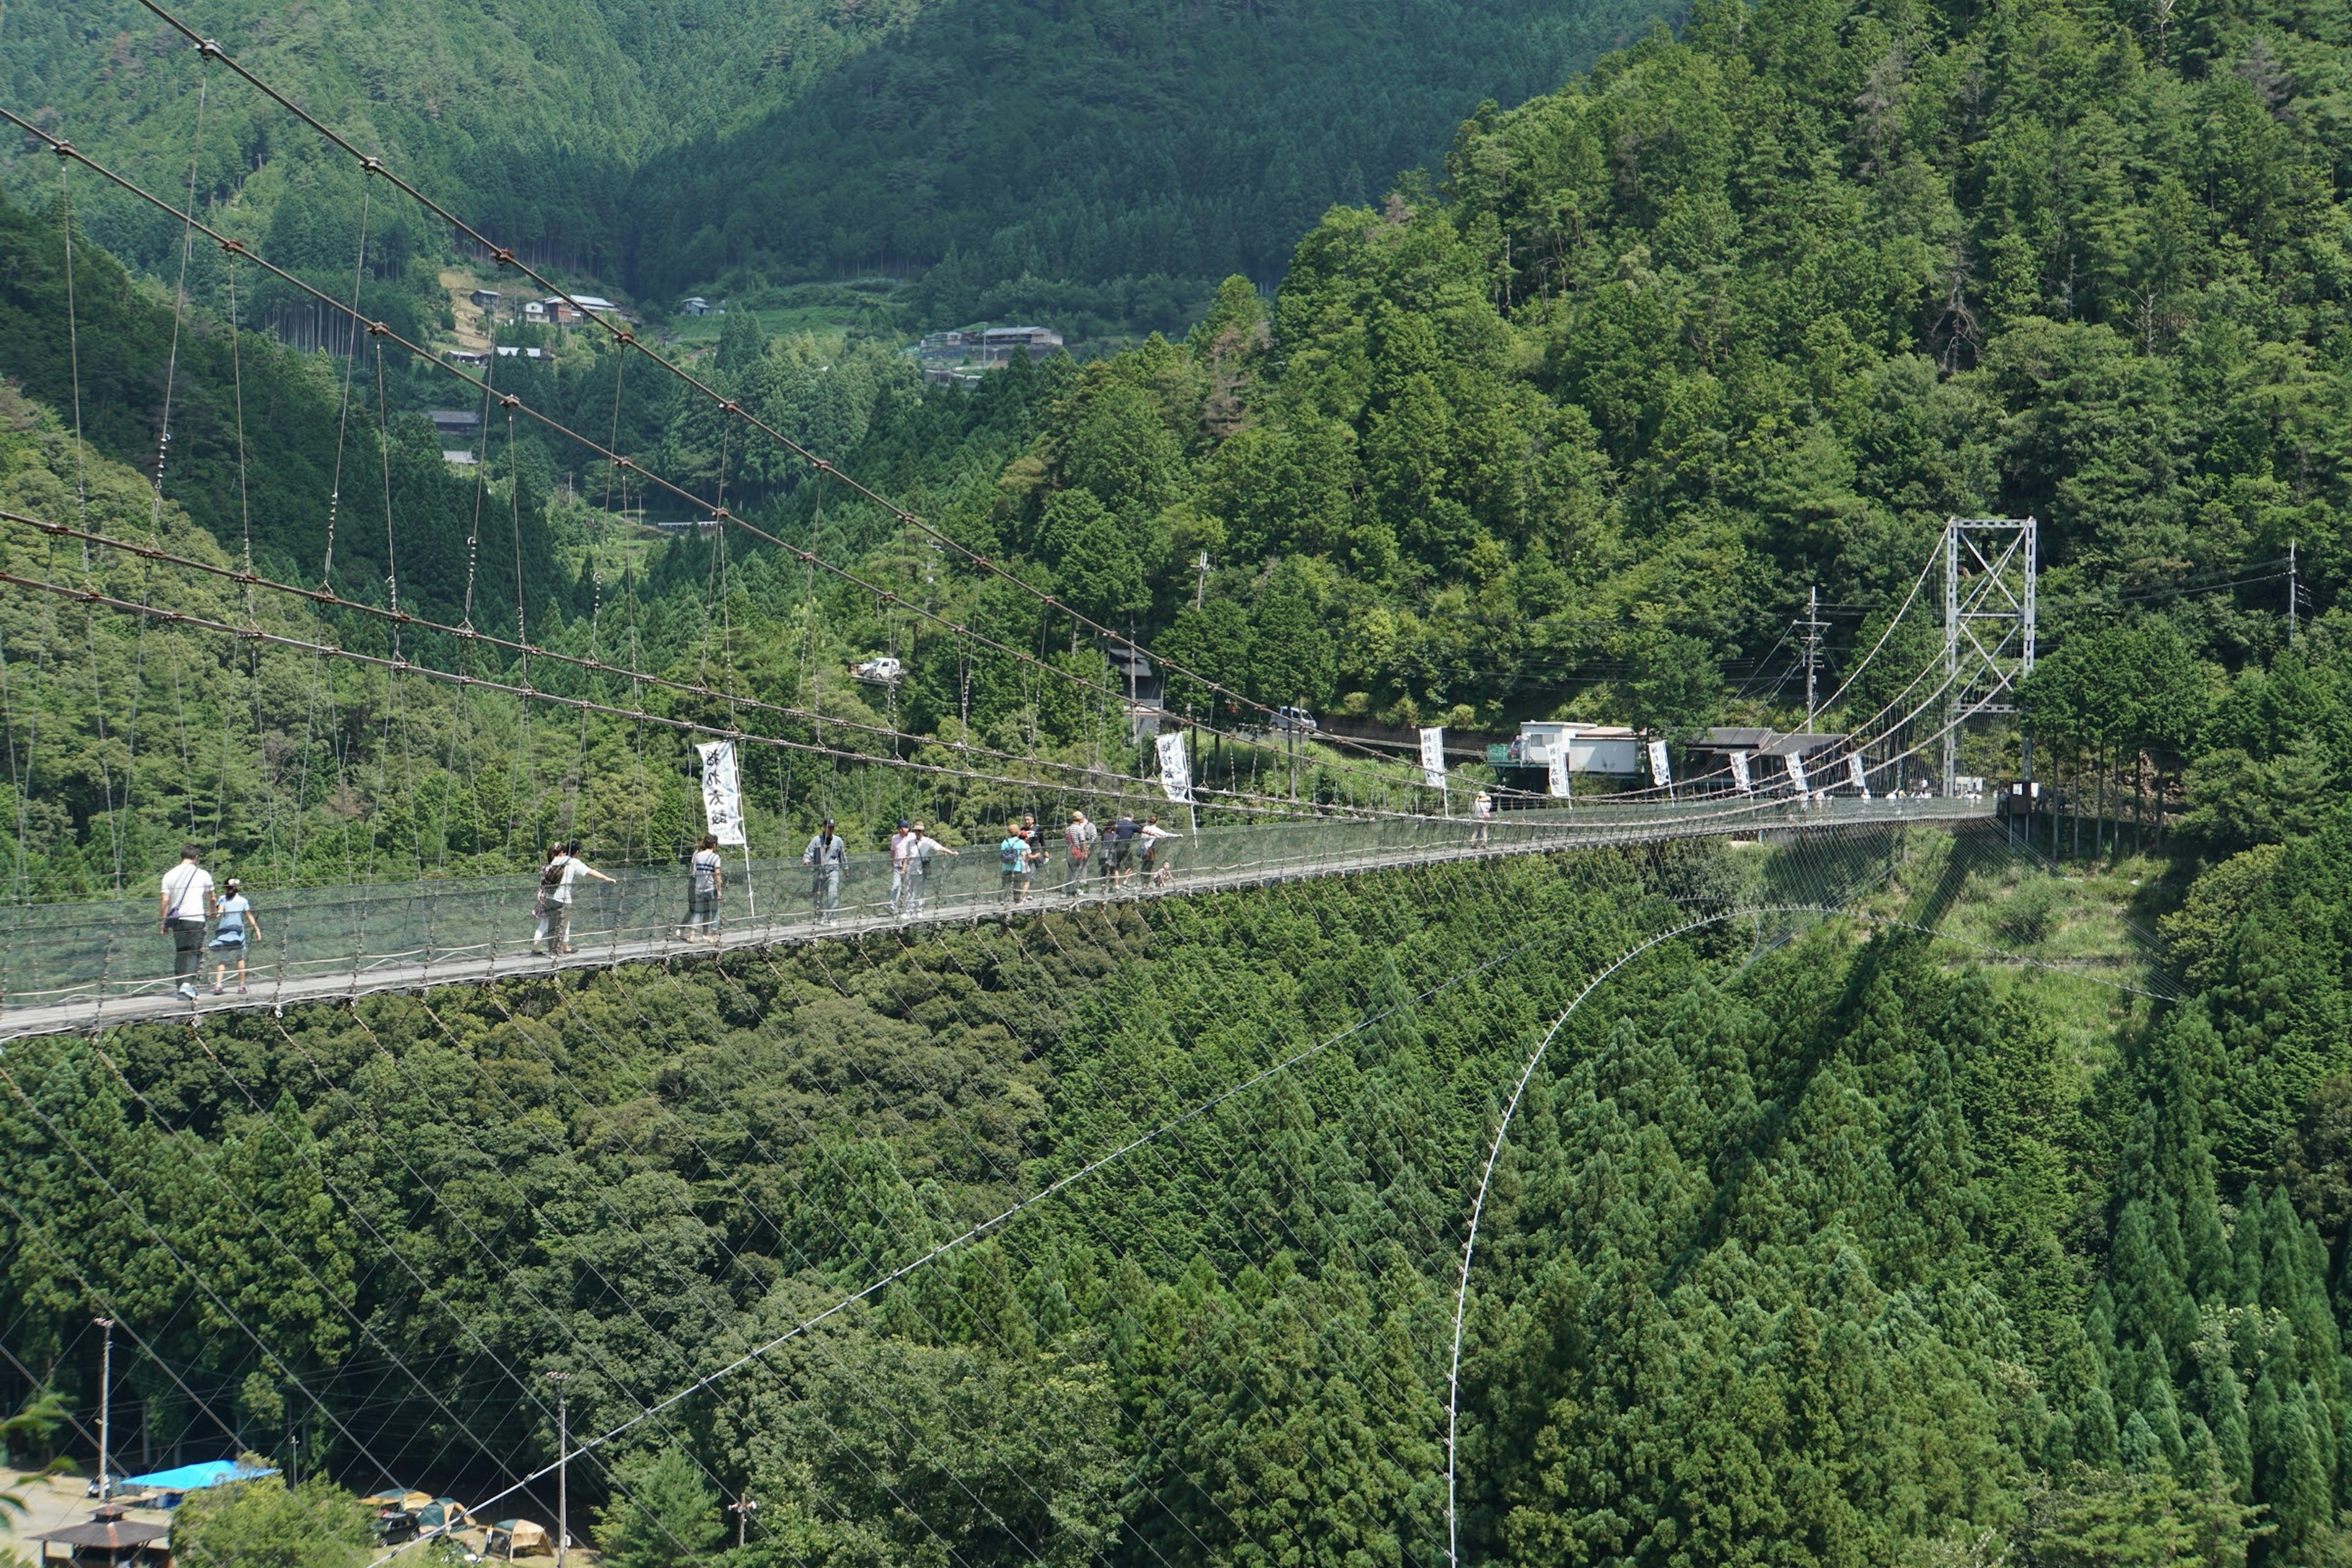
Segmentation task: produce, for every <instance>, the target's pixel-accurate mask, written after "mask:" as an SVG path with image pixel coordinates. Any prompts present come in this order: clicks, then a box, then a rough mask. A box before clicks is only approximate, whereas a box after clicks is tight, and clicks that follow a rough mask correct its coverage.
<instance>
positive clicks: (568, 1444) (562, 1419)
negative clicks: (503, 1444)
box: [547, 1372, 572, 1568]
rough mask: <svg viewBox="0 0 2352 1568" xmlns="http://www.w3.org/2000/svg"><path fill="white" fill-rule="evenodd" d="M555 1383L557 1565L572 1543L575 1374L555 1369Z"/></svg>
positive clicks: (561, 1567) (562, 1561) (560, 1563)
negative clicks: (573, 1392)
mask: <svg viewBox="0 0 2352 1568" xmlns="http://www.w3.org/2000/svg"><path fill="white" fill-rule="evenodd" d="M547 1375H548V1376H549V1377H550V1378H551V1379H552V1380H553V1382H554V1384H555V1568H563V1563H564V1557H565V1554H566V1552H568V1551H569V1550H570V1548H571V1545H572V1409H571V1405H570V1402H569V1401H570V1394H571V1383H572V1374H571V1373H568V1372H551V1373H548V1374H547Z"/></svg>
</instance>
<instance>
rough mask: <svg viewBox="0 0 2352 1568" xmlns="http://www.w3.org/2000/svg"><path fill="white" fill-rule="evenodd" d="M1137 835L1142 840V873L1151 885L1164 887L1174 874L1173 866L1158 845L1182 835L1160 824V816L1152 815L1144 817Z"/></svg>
mask: <svg viewBox="0 0 2352 1568" xmlns="http://www.w3.org/2000/svg"><path fill="white" fill-rule="evenodd" d="M1137 837H1139V838H1141V839H1142V840H1143V870H1144V874H1145V875H1146V876H1147V877H1148V878H1150V881H1151V885H1152V886H1153V887H1155V888H1164V887H1166V886H1167V885H1168V879H1169V878H1170V877H1171V876H1173V875H1174V874H1175V868H1174V867H1172V866H1171V865H1170V864H1169V863H1168V857H1167V856H1166V855H1165V854H1163V853H1161V851H1160V845H1161V844H1162V843H1163V842H1164V841H1166V840H1168V839H1171V838H1181V837H1184V836H1183V835H1182V834H1181V833H1178V832H1175V831H1174V830H1173V829H1171V828H1166V827H1162V826H1160V818H1159V817H1157V816H1152V817H1148V818H1146V819H1145V821H1144V824H1143V829H1142V831H1141V832H1140V833H1139V834H1138V835H1137Z"/></svg>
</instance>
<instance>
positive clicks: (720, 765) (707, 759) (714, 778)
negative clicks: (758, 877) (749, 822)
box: [694, 741, 744, 844]
mask: <svg viewBox="0 0 2352 1568" xmlns="http://www.w3.org/2000/svg"><path fill="white" fill-rule="evenodd" d="M694 749H695V750H696V751H698V752H701V753H702V816H703V820H704V821H705V822H706V823H708V824H709V828H710V835H711V837H714V838H716V839H718V840H719V843H721V844H741V843H743V842H744V838H743V785H742V784H741V781H740V780H739V779H737V777H736V776H735V742H732V741H699V742H696V743H695V748H694Z"/></svg>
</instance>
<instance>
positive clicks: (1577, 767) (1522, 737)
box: [1507, 720, 1649, 778]
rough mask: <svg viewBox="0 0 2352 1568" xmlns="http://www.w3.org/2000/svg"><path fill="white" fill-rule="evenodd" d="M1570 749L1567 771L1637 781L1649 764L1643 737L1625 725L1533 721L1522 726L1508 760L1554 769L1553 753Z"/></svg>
mask: <svg viewBox="0 0 2352 1568" xmlns="http://www.w3.org/2000/svg"><path fill="white" fill-rule="evenodd" d="M1563 746H1565V747H1566V748H1568V771H1569V772H1570V773H1609V774H1613V775H1618V776H1622V777H1628V778H1631V777H1635V776H1638V775H1640V774H1643V773H1646V772H1647V771H1648V769H1649V763H1648V761H1647V758H1646V755H1645V753H1644V752H1643V745H1642V737H1641V736H1640V735H1639V734H1637V733H1635V732H1634V731H1633V730H1632V729H1629V728H1628V727H1627V726H1625V725H1623V724H1573V723H1568V722H1564V721H1558V720H1533V721H1528V722H1527V723H1524V724H1521V725H1520V726H1519V738H1518V741H1517V743H1516V744H1515V745H1513V746H1512V747H1511V748H1510V751H1509V753H1507V756H1508V760H1509V761H1511V762H1515V763H1519V764H1521V765H1524V766H1527V767H1531V768H1543V769H1546V770H1549V768H1550V767H1551V759H1552V753H1553V752H1556V751H1558V750H1559V749H1560V748H1561V747H1563Z"/></svg>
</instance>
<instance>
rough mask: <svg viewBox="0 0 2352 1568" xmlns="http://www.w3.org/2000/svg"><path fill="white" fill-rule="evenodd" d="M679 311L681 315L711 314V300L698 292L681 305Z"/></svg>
mask: <svg viewBox="0 0 2352 1568" xmlns="http://www.w3.org/2000/svg"><path fill="white" fill-rule="evenodd" d="M677 313H678V314H679V315H681V316H707V315H709V314H710V301H709V300H706V299H704V298H703V297H702V296H701V295H699V294H697V295H695V296H694V297H693V298H692V299H690V300H687V301H686V302H685V303H684V304H682V305H680V306H679V307H678V308H677Z"/></svg>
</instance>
